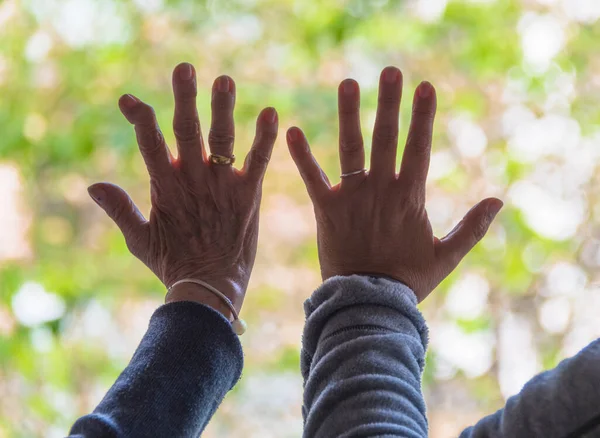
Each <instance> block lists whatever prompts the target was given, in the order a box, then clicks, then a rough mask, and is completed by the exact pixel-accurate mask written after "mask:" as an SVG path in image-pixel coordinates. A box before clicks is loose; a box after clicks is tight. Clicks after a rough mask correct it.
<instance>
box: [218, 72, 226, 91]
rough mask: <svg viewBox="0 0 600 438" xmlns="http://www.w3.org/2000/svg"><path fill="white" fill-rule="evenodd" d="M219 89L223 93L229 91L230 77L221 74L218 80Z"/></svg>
mask: <svg viewBox="0 0 600 438" xmlns="http://www.w3.org/2000/svg"><path fill="white" fill-rule="evenodd" d="M217 90H219V91H220V92H221V93H226V92H228V91H229V78H228V77H227V76H221V77H220V78H219V80H218V81H217Z"/></svg>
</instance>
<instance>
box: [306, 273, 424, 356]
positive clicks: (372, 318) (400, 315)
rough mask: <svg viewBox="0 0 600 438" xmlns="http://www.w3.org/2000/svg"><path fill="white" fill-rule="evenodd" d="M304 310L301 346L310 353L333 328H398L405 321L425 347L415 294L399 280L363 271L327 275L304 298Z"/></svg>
mask: <svg viewBox="0 0 600 438" xmlns="http://www.w3.org/2000/svg"><path fill="white" fill-rule="evenodd" d="M304 312H305V315H306V325H305V327H304V334H303V347H304V350H305V351H306V353H308V354H309V355H311V356H312V355H313V354H314V352H315V351H316V348H317V344H318V343H319V341H320V340H322V339H324V338H326V337H329V336H331V335H334V334H335V333H337V332H340V331H344V330H348V329H352V328H353V327H365V326H373V327H377V328H381V329H385V330H390V331H400V330H402V329H403V328H405V326H406V324H407V322H408V323H409V324H410V325H412V326H413V327H414V329H415V330H416V331H417V332H418V335H419V337H420V340H421V343H422V345H423V349H424V350H426V349H427V344H428V330H427V324H426V323H425V319H424V318H423V315H422V314H421V312H419V310H418V309H417V297H416V295H415V293H414V292H413V291H412V290H411V289H410V288H409V287H408V286H406V285H405V284H403V283H401V282H399V281H395V280H391V279H387V278H385V277H371V276H364V275H351V276H336V277H331V278H329V279H327V280H326V281H325V282H324V283H323V284H322V285H321V286H320V287H319V288H318V289H317V290H316V291H315V292H314V293H313V295H312V296H311V297H310V298H309V299H308V300H306V301H305V302H304ZM407 320H408V321H407Z"/></svg>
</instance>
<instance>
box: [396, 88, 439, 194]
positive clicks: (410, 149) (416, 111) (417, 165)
mask: <svg viewBox="0 0 600 438" xmlns="http://www.w3.org/2000/svg"><path fill="white" fill-rule="evenodd" d="M436 104H437V103H436V96H435V89H434V88H433V86H432V85H431V84H430V83H429V82H426V81H425V82H421V84H420V85H419V86H418V87H417V91H416V92H415V97H414V103H413V111H412V119H411V121H410V129H409V131H408V139H407V140H406V147H405V148H404V154H403V155H402V164H401V165H400V175H399V177H398V180H399V181H400V182H401V183H402V184H406V185H407V187H408V188H409V190H415V191H417V192H418V199H419V200H420V201H421V202H422V203H424V202H425V183H426V180H427V173H428V171H429V160H430V156H431V137H432V132H433V120H434V118H435V110H436Z"/></svg>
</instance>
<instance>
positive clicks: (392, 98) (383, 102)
mask: <svg viewBox="0 0 600 438" xmlns="http://www.w3.org/2000/svg"><path fill="white" fill-rule="evenodd" d="M377 103H378V104H379V106H382V107H384V108H394V107H396V106H399V105H400V98H399V96H397V95H395V94H394V93H382V94H380V95H379V97H378V98H377Z"/></svg>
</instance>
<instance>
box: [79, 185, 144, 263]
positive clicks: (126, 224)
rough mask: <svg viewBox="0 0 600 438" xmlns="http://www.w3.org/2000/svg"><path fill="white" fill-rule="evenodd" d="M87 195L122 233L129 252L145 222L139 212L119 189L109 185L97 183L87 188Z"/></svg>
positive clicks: (138, 237) (139, 236) (138, 238)
mask: <svg viewBox="0 0 600 438" xmlns="http://www.w3.org/2000/svg"><path fill="white" fill-rule="evenodd" d="M88 193H89V194H90V196H91V197H92V199H93V200H94V201H95V202H96V204H98V205H99V206H100V207H101V208H102V209H103V210H104V211H105V212H106V214H107V215H108V216H109V217H110V218H111V219H112V220H113V222H114V223H115V224H117V226H118V227H119V229H120V230H121V233H123V237H125V242H126V243H127V246H128V247H129V250H130V251H131V252H134V251H133V250H132V246H137V245H138V244H139V242H140V240H141V238H142V236H143V231H144V225H146V223H147V221H146V219H145V218H144V216H143V215H142V213H140V210H139V209H138V208H137V206H136V205H135V204H134V202H133V201H132V200H131V198H130V197H129V195H128V194H127V192H125V190H123V189H122V188H121V187H119V186H116V185H114V184H109V183H97V184H93V185H91V186H90V187H88Z"/></svg>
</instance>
